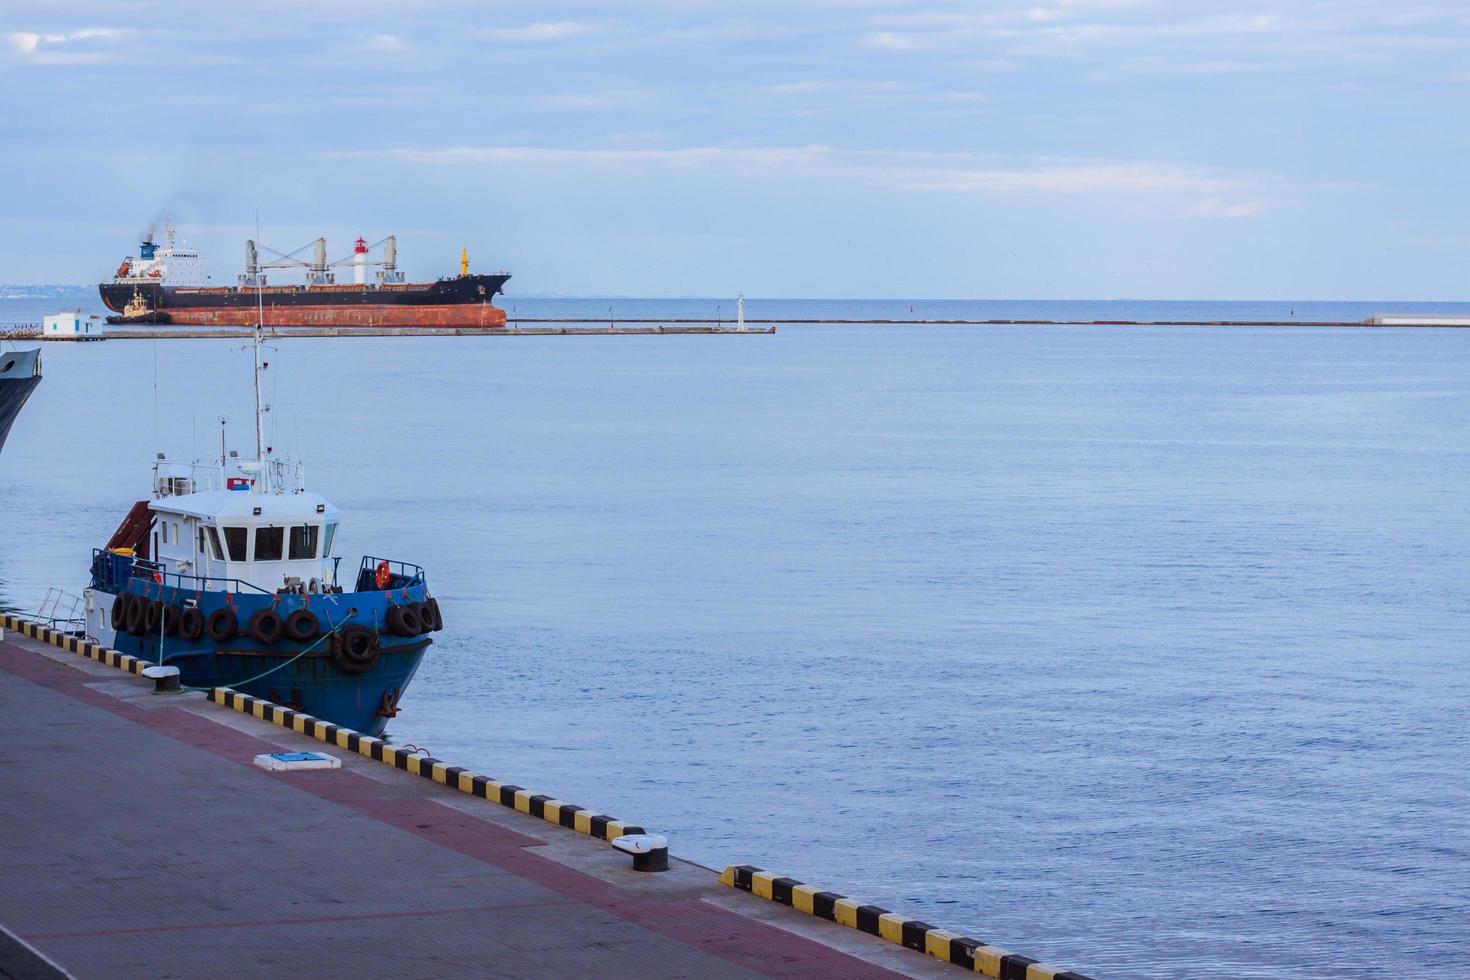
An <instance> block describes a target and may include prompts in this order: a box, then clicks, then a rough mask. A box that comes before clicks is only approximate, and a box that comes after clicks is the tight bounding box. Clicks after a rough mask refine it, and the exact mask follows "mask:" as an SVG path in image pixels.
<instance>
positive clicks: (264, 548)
mask: <svg viewBox="0 0 1470 980" xmlns="http://www.w3.org/2000/svg"><path fill="white" fill-rule="evenodd" d="M285 542H286V529H285V528H283V527H258V528H256V529H255V560H256V561H280V560H281V555H282V554H283V546H284V544H285Z"/></svg>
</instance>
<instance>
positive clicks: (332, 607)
mask: <svg viewBox="0 0 1470 980" xmlns="http://www.w3.org/2000/svg"><path fill="white" fill-rule="evenodd" d="M150 566H151V563H149V562H145V561H140V560H135V559H133V558H132V557H130V556H121V555H113V554H110V553H107V552H100V551H99V552H98V553H97V554H96V555H95V556H94V562H93V581H92V592H93V596H94V599H95V601H96V602H98V603H99V604H101V603H106V604H107V607H108V608H107V609H106V611H105V613H104V614H105V615H106V616H107V618H108V621H109V622H110V624H111V625H112V627H113V629H114V630H115V631H116V633H115V638H114V640H113V642H112V644H111V645H112V646H113V647H114V648H115V649H117V650H118V651H120V652H122V653H126V654H130V655H131V656H134V657H137V658H139V659H140V660H146V661H148V662H150V663H163V664H167V665H169V666H172V667H177V668H179V674H180V677H179V679H180V681H181V682H182V683H183V684H184V685H185V686H187V687H196V688H208V687H229V688H234V689H235V690H237V691H241V692H242V693H245V694H249V695H251V696H252V697H257V698H263V699H265V700H269V701H274V702H276V703H277V704H281V705H285V706H286V707H289V708H293V709H295V710H297V711H303V712H305V713H307V714H310V715H314V716H315V717H317V718H321V719H323V720H324V721H329V722H331V723H332V724H334V725H340V726H342V727H344V728H351V729H353V730H354V731H359V732H362V733H364V734H367V735H379V734H381V733H382V731H383V728H384V726H385V725H386V724H387V723H388V719H389V718H392V717H393V716H394V715H396V714H397V713H398V702H399V699H400V698H402V696H403V693H404V692H405V691H406V690H407V689H408V685H409V682H411V681H412V680H413V676H414V674H415V672H417V670H418V667H419V663H420V662H421V661H422V660H423V657H424V652H425V651H426V650H427V649H428V647H429V645H430V644H431V643H432V642H433V640H432V639H431V637H430V636H429V635H428V634H429V633H431V632H433V631H434V630H435V629H438V628H440V627H441V626H442V623H440V622H438V618H437V617H438V604H437V603H433V601H432V599H430V597H429V594H428V589H427V587H426V586H425V585H424V583H423V581H422V578H415V579H413V580H411V581H408V582H407V584H399V585H396V587H390V588H387V589H384V590H383V591H376V590H374V591H359V592H337V593H314V594H306V595H302V594H297V593H282V594H268V593H264V592H228V591H216V590H203V589H198V588H193V587H188V586H187V585H185V584H184V583H185V582H187V581H188V579H181V578H180V577H179V576H174V575H167V576H165V575H155V574H153V573H152V572H151V571H149V569H150ZM158 578H163V579H165V581H156V580H155V579H158ZM175 581H178V582H179V583H180V584H177V585H176V584H174V582H175ZM120 596H121V597H124V598H121V599H120V598H119V597H120ZM431 604H432V607H433V611H432V614H427V613H426V614H425V615H426V616H427V618H428V619H429V621H428V622H423V618H422V617H418V618H417V621H418V625H417V626H414V625H413V620H414V619H415V618H416V617H409V620H410V621H409V622H407V623H406V622H405V618H404V617H403V616H402V613H403V611H404V610H408V609H414V610H421V611H422V610H428V609H429V608H430V605H431ZM132 606H136V607H138V609H140V610H142V611H143V613H148V612H150V611H151V612H152V614H153V617H154V618H153V620H152V621H151V624H150V625H146V626H145V625H144V623H145V622H146V621H147V620H146V616H145V615H142V614H139V615H138V616H137V617H136V618H132V617H129V615H128V612H127V610H128V608H129V607H132ZM166 609H167V610H170V611H171V613H170V614H165V613H164V610H166ZM185 610H188V611H189V616H190V617H197V619H195V621H194V622H193V623H191V622H190V621H189V620H187V619H182V618H181V617H182V615H183V612H184V611H185ZM303 610H304V611H306V612H308V613H310V617H309V619H310V622H312V623H314V624H315V628H313V629H312V630H310V631H309V635H307V636H304V637H300V638H297V639H292V638H290V636H289V635H288V631H287V629H286V628H285V626H286V624H287V623H288V622H290V621H291V620H292V617H293V616H296V617H297V618H300V617H301V616H302V611H303ZM119 613H121V617H120V618H119V615H118V614H119ZM272 615H273V616H274V617H275V619H276V622H275V624H274V625H273V628H266V627H267V626H268V625H270V624H267V623H264V622H262V617H265V618H267V619H268V618H269V617H270V616H272ZM204 624H207V627H205V626H204ZM191 626H192V629H191ZM201 627H203V628H204V635H202V636H197V637H193V638H191V637H190V635H189V634H190V633H191V632H192V631H193V630H197V629H200V628H201ZM272 634H275V635H274V636H272Z"/></svg>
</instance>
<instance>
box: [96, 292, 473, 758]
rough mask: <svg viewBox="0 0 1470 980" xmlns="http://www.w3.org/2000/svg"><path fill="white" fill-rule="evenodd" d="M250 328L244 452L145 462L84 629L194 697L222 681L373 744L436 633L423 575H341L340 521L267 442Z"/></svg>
mask: <svg viewBox="0 0 1470 980" xmlns="http://www.w3.org/2000/svg"><path fill="white" fill-rule="evenodd" d="M260 339H261V327H260V323H259V322H258V321H257V324H256V329H255V342H254V350H255V450H256V451H255V458H254V459H248V458H241V457H240V456H239V455H238V454H237V453H236V452H233V451H228V450H227V449H226V434H225V427H224V426H225V423H224V420H221V423H220V426H221V428H220V454H219V457H218V458H217V459H213V460H209V461H207V462H199V461H193V462H188V463H184V462H174V461H170V460H167V459H165V458H163V457H162V454H160V456H159V459H158V460H157V461H155V462H154V464H153V495H152V498H151V499H149V500H141V501H138V502H137V503H136V504H134V505H133V507H132V509H131V510H130V511H129V512H128V514H127V516H126V517H125V518H124V519H123V521H122V523H121V525H119V527H118V529H117V531H116V532H115V533H114V534H113V536H112V539H111V540H110V541H108V542H107V545H106V546H105V547H102V548H97V549H94V550H93V552H92V580H91V583H90V586H89V587H88V588H87V589H86V591H85V592H84V594H83V598H84V600H85V606H86V610H87V615H86V633H87V635H88V636H90V637H91V638H93V639H95V640H97V641H98V642H99V643H102V644H103V645H105V646H110V647H112V648H113V649H116V650H119V651H121V652H123V653H127V654H131V655H132V656H134V657H138V658H140V659H142V660H146V661H149V662H151V663H154V664H162V665H168V666H174V667H177V668H178V669H179V671H180V681H181V682H182V683H183V684H184V685H186V686H190V687H200V688H204V687H231V688H234V689H235V690H238V691H241V692H243V693H245V694H249V695H252V696H254V697H259V698H265V699H268V700H270V701H274V702H276V703H278V704H283V705H286V706H288V707H290V708H293V709H295V710H298V711H304V712H306V713H308V714H311V715H314V716H316V717H318V718H321V719H323V720H325V721H329V722H332V723H333V724H336V725H341V726H344V727H347V728H351V729H354V730H356V731H359V732H363V733H365V734H369V735H378V734H380V733H381V732H382V731H383V727H384V725H386V724H387V722H388V719H389V718H392V717H393V716H394V715H396V714H397V713H398V702H399V699H400V698H401V697H402V696H403V692H404V690H405V689H406V688H407V687H408V684H409V681H411V680H412V679H413V675H414V672H415V671H416V670H417V669H418V666H419V663H420V661H421V660H422V659H423V656H424V651H425V650H426V649H427V648H428V646H429V644H430V643H432V642H433V640H432V638H431V637H430V635H429V634H431V633H433V632H435V631H436V630H440V629H443V627H444V620H443V617H442V616H441V615H440V612H439V603H438V602H437V600H435V599H434V598H433V597H432V596H430V594H429V587H428V583H427V581H426V580H425V576H424V570H423V569H422V568H420V567H419V566H418V565H412V564H408V563H405V562H401V561H391V560H388V559H382V558H375V557H371V556H369V557H364V558H363V559H362V563H361V564H360V565H359V566H358V568H357V573H356V575H355V576H354V577H353V578H351V579H350V580H348V581H345V582H343V581H340V580H339V576H338V566H339V564H340V562H341V559H340V558H339V557H335V556H333V554H332V544H333V540H334V538H335V537H336V532H337V526H338V524H339V522H340V520H341V514H340V512H339V511H338V510H337V508H336V507H334V506H333V505H332V504H331V503H330V502H329V501H328V500H327V499H326V498H325V497H322V496H321V495H319V494H316V493H312V492H310V491H308V490H307V489H306V484H305V472H304V467H303V466H302V465H301V463H300V462H299V461H292V460H289V459H284V458H278V457H276V456H275V455H274V454H273V452H272V450H271V449H270V448H269V447H267V446H266V445H265V439H264V426H263V424H262V411H261V361H260Z"/></svg>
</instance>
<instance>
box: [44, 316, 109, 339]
mask: <svg viewBox="0 0 1470 980" xmlns="http://www.w3.org/2000/svg"><path fill="white" fill-rule="evenodd" d="M106 335H107V328H106V324H105V323H104V322H103V320H102V318H101V317H100V316H97V315H96V314H95V313H83V312H82V311H81V310H62V311H61V312H60V313H47V314H46V316H45V317H43V318H42V325H41V339H42V340H102V339H103V338H104V337H106Z"/></svg>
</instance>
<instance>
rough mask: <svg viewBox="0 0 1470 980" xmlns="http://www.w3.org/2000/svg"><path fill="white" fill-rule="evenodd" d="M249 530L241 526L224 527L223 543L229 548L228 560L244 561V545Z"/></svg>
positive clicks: (245, 556) (245, 555)
mask: <svg viewBox="0 0 1470 980" xmlns="http://www.w3.org/2000/svg"><path fill="white" fill-rule="evenodd" d="M248 534H249V531H248V530H247V529H246V528H243V527H227V528H225V544H226V545H228V546H229V549H230V561H245V560H246V558H247V554H246V551H245V545H246V541H247V537H248Z"/></svg>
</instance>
